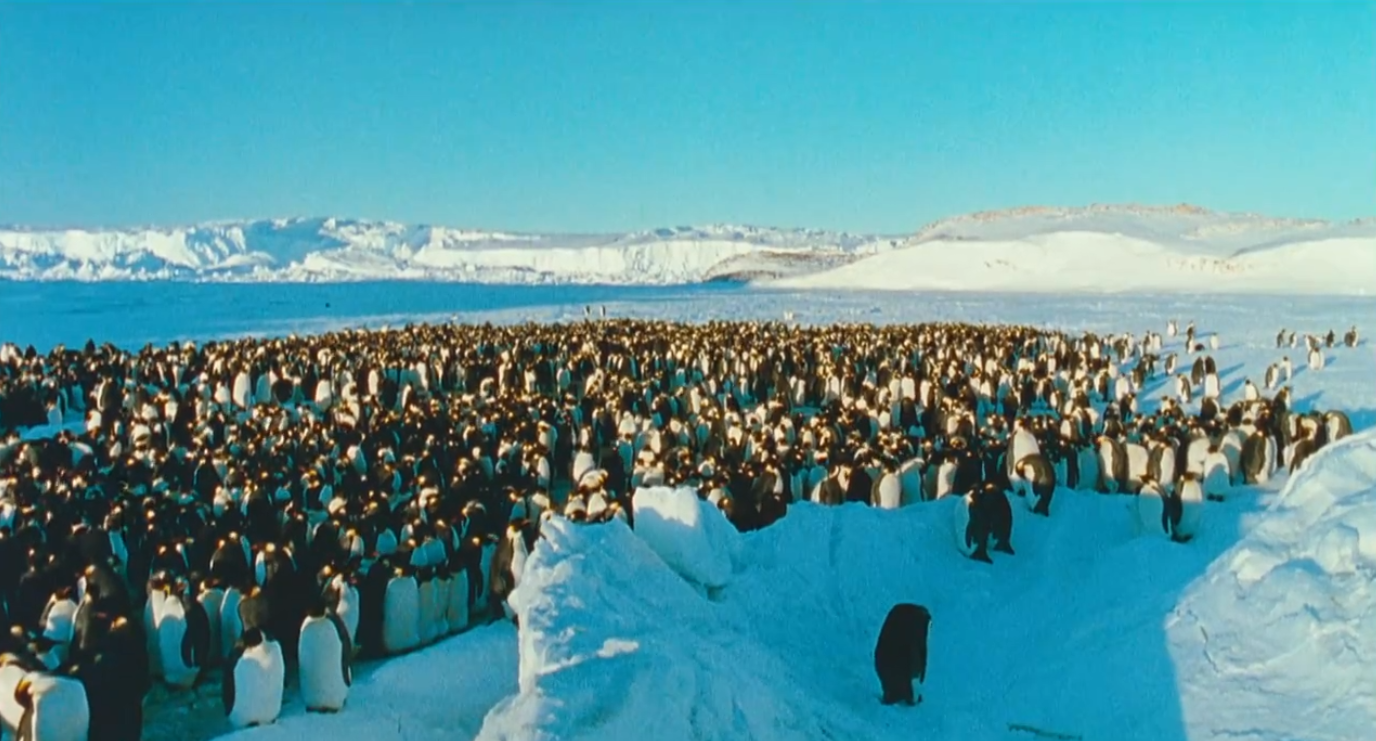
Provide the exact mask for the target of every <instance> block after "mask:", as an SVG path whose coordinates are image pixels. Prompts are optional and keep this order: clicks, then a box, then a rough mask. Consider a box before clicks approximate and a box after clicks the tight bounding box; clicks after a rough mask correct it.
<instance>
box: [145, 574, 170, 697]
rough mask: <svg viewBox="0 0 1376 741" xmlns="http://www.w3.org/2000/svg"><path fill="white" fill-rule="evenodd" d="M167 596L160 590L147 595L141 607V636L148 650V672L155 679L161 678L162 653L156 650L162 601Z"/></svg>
mask: <svg viewBox="0 0 1376 741" xmlns="http://www.w3.org/2000/svg"><path fill="white" fill-rule="evenodd" d="M166 597H167V595H166V594H165V593H163V592H162V591H161V590H154V591H151V592H149V593H148V601H147V602H145V603H144V605H143V635H144V639H145V640H144V643H145V646H146V647H147V649H148V672H149V674H150V675H151V676H152V677H153V678H155V679H158V678H161V677H162V651H161V650H159V648H158V623H159V622H161V621H162V607H163V601H164V600H165V599H166Z"/></svg>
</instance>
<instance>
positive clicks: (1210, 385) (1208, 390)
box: [1204, 373, 1219, 399]
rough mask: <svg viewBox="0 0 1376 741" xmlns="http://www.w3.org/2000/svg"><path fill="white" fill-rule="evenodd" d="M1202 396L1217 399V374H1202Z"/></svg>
mask: <svg viewBox="0 0 1376 741" xmlns="http://www.w3.org/2000/svg"><path fill="white" fill-rule="evenodd" d="M1204 396H1205V398H1209V399H1217V398H1218V397H1219V384H1218V375H1217V374H1214V373H1210V374H1208V375H1206V376H1204Z"/></svg>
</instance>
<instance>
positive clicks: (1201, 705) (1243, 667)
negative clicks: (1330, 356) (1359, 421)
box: [1169, 432, 1376, 741]
mask: <svg viewBox="0 0 1376 741" xmlns="http://www.w3.org/2000/svg"><path fill="white" fill-rule="evenodd" d="M1169 631H1170V636H1171V644H1172V653H1173V654H1174V656H1175V660H1176V664H1177V667H1178V670H1179V674H1180V679H1181V684H1182V690H1183V692H1182V695H1183V697H1184V698H1185V703H1184V705H1185V708H1184V709H1185V714H1186V717H1187V719H1188V720H1189V721H1190V725H1191V726H1192V727H1196V728H1198V729H1199V732H1198V733H1197V734H1195V735H1192V736H1191V738H1200V739H1212V738H1220V739H1221V738H1234V739H1236V738H1247V739H1251V740H1252V741H1271V740H1273V739H1274V740H1276V741H1279V740H1280V739H1293V738H1304V739H1309V740H1311V741H1326V740H1328V739H1333V740H1334V741H1336V740H1337V739H1353V738H1357V737H1359V736H1366V735H1369V734H1370V731H1369V730H1366V731H1363V732H1356V731H1355V730H1354V729H1363V728H1364V729H1370V728H1371V727H1372V726H1373V724H1376V682H1373V681H1372V676H1373V674H1372V672H1373V669H1376V432H1366V433H1362V434H1360V435H1357V436H1354V437H1352V438H1349V439H1347V440H1345V441H1343V442H1342V443H1339V444H1336V445H1334V446H1332V447H1330V448H1328V449H1326V450H1324V451H1321V452H1320V454H1319V455H1317V456H1315V457H1314V458H1311V459H1310V460H1309V461H1308V462H1307V463H1306V464H1305V466H1304V468H1303V469H1302V470H1301V471H1300V472H1298V473H1297V474H1296V475H1295V477H1294V478H1293V479H1292V480H1291V481H1290V482H1289V483H1288V484H1287V486H1286V487H1285V489H1284V491H1283V492H1282V493H1281V495H1280V498H1279V500H1278V501H1277V502H1276V504H1275V506H1274V507H1273V508H1272V509H1271V510H1270V511H1269V512H1268V513H1267V514H1266V517H1265V520H1264V521H1263V522H1262V523H1261V524H1260V525H1259V526H1258V527H1257V528H1256V529H1255V530H1253V531H1252V532H1251V533H1250V534H1249V535H1248V536H1247V537H1245V538H1244V539H1243V540H1242V541H1241V542H1239V543H1238V545H1237V546H1236V547H1234V548H1233V549H1231V550H1230V551H1229V552H1228V553H1226V554H1224V556H1223V557H1222V558H1220V559H1219V560H1218V561H1217V562H1216V563H1215V564H1214V565H1213V567H1212V568H1211V569H1210V570H1209V572H1208V573H1207V574H1206V575H1205V577H1204V578H1202V579H1201V580H1199V581H1198V582H1197V583H1196V584H1194V585H1193V587H1192V588H1191V589H1190V590H1189V591H1188V592H1187V593H1186V594H1185V597H1184V599H1182V600H1181V602H1180V605H1179V606H1178V607H1177V609H1176V611H1175V614H1174V615H1173V616H1172V618H1171V621H1170V628H1169ZM1354 733H1355V735H1354Z"/></svg>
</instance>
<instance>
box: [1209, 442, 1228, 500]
mask: <svg viewBox="0 0 1376 741" xmlns="http://www.w3.org/2000/svg"><path fill="white" fill-rule="evenodd" d="M1231 488H1232V474H1230V473H1229V470H1228V459H1227V458H1226V457H1224V455H1223V454H1222V453H1210V454H1209V457H1208V458H1207V459H1205V461H1204V495H1205V496H1206V497H1208V498H1210V499H1218V500H1220V501H1221V500H1223V499H1224V497H1226V496H1227V495H1228V491H1229V490H1230V489H1231Z"/></svg>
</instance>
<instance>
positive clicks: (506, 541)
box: [488, 520, 538, 619]
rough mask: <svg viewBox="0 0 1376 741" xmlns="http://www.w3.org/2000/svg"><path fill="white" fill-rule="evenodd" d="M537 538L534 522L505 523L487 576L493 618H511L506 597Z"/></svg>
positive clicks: (512, 615) (513, 587) (518, 581)
mask: <svg viewBox="0 0 1376 741" xmlns="http://www.w3.org/2000/svg"><path fill="white" fill-rule="evenodd" d="M537 537H538V533H537V531H536V529H535V525H534V523H531V522H529V521H527V520H513V521H512V522H510V523H508V524H507V527H506V532H505V533H504V534H503V535H502V539H501V541H500V542H499V543H498V544H497V550H496V552H495V553H494V555H493V558H492V565H491V571H490V572H489V576H488V583H489V584H490V585H491V596H490V598H489V606H490V608H491V610H492V612H493V617H502V616H505V617H506V618H508V619H511V618H513V617H514V616H515V615H514V613H513V612H512V610H511V608H510V606H508V605H507V604H506V598H507V595H509V594H511V592H512V591H514V590H515V589H516V587H517V585H518V584H520V580H521V574H522V573H523V572H524V571H525V564H526V559H527V558H528V557H529V556H530V552H531V551H532V550H533V549H534V548H535V539H536V538H537Z"/></svg>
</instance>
